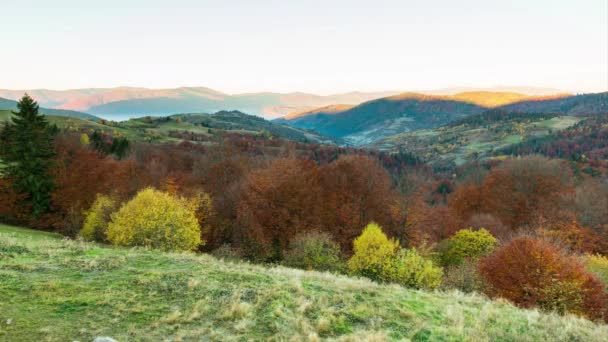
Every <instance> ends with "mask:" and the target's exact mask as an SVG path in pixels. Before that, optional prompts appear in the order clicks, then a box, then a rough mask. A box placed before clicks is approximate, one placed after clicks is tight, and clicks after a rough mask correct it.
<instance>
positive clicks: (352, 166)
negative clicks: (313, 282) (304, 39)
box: [0, 99, 608, 320]
mask: <svg viewBox="0 0 608 342" xmlns="http://www.w3.org/2000/svg"><path fill="white" fill-rule="evenodd" d="M21 103H22V106H23V107H20V112H19V113H18V115H17V117H18V118H20V119H18V120H15V121H14V124H9V125H8V126H6V127H5V128H3V130H2V135H0V136H1V137H2V140H1V141H2V145H1V148H0V152H2V153H1V157H0V158H2V160H3V162H4V163H5V164H7V165H8V167H7V168H5V169H4V175H3V177H2V178H0V217H1V218H2V220H3V221H5V222H8V223H14V224H20V225H27V226H30V227H33V228H38V229H45V230H53V231H57V232H60V233H62V234H65V235H68V236H73V237H78V236H80V237H84V238H87V239H92V240H97V241H101V242H108V243H113V244H117V245H125V246H148V247H153V248H161V249H165V250H197V251H202V252H209V253H212V254H215V255H217V256H220V257H223V258H240V259H241V258H242V259H248V260H252V261H256V262H273V263H283V264H286V265H289V266H293V267H301V268H305V269H319V270H329V271H333V272H345V273H349V274H353V275H359V276H365V277H369V278H371V279H374V280H376V281H382V282H394V283H399V284H402V285H403V286H409V287H413V288H437V287H442V288H457V289H460V290H462V291H468V292H470V291H479V292H485V293H487V294H488V295H490V296H496V297H504V298H507V299H509V300H511V301H512V302H514V303H516V304H518V305H520V306H523V307H540V308H542V309H544V310H549V311H558V312H572V313H576V314H579V315H583V316H586V317H588V318H591V319H596V320H602V319H606V318H607V317H608V311H607V310H608V295H607V294H606V292H605V285H606V281H608V259H606V257H605V256H606V255H607V254H608V184H607V183H606V180H605V179H604V178H602V177H591V176H589V175H587V174H584V173H583V174H579V173H575V172H574V171H573V169H574V170H575V168H572V167H571V163H569V162H566V161H563V160H558V159H548V158H545V157H540V156H530V157H525V158H516V159H508V160H504V161H492V162H490V163H486V164H483V165H469V167H468V168H466V169H465V168H463V169H460V170H458V173H457V174H453V175H452V174H450V175H448V176H442V175H437V174H434V173H433V172H432V171H431V170H430V169H429V168H427V167H425V166H424V165H420V164H419V163H418V162H417V160H416V159H415V158H414V157H412V156H409V155H407V154H394V155H389V154H384V153H381V152H372V151H361V150H356V149H343V148H338V147H334V146H323V145H314V144H302V143H295V142H290V141H285V140H281V139H265V138H264V137H261V136H255V135H238V134H234V133H231V134H226V135H225V136H224V139H223V140H221V141H216V142H214V143H213V144H210V145H203V144H196V143H193V142H190V141H183V142H182V143H179V144H157V145H154V144H149V143H129V144H127V145H128V147H127V151H126V152H125V153H124V155H121V156H118V155H116V154H112V152H111V146H112V145H113V144H114V143H113V141H114V137H110V136H101V137H97V138H95V139H91V137H90V135H91V136H92V133H91V132H88V133H87V132H83V133H81V134H74V133H67V132H66V133H60V134H57V132H52V130H49V129H48V124H46V122H45V121H44V118H43V117H42V116H39V115H37V113H36V112H37V107H36V105H35V103H34V102H33V101H31V102H30V100H27V99H24V100H22V102H21ZM19 120H21V121H19ZM19 122H22V126H20V128H22V129H21V130H17V129H15V128H16V127H17V125H20V124H19ZM28 122H29V123H28ZM33 122H35V123H37V124H36V125H34V124H32V123H33ZM17 132H19V133H17ZM85 136H86V138H85ZM98 138H100V139H98ZM97 140H99V141H100V142H103V144H101V145H102V146H105V147H106V148H107V147H108V146H109V147H110V150H107V149H105V148H104V149H100V148H99V147H98V146H97V145H99V144H97V143H93V142H92V141H97ZM27 141H37V142H39V143H38V144H35V145H33V144H25V142H27ZM21 144H24V146H21ZM116 144H118V143H116ZM122 144H123V143H121V145H122ZM45 146H46V147H45ZM23 148H25V150H24V149H23ZM24 151H25V152H26V153H24ZM24 156H27V158H24ZM32 161H36V162H35V163H32ZM28 177H29V178H32V177H33V179H37V180H42V181H44V182H43V183H40V184H42V185H44V186H39V183H36V182H29V181H27V179H29V178H28ZM24 179H26V181H23V180H24ZM535 272H536V273H535ZM600 276H601V277H604V278H600ZM602 279H603V280H602ZM602 281H604V282H603V283H602Z"/></svg>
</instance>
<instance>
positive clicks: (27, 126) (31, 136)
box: [0, 94, 56, 217]
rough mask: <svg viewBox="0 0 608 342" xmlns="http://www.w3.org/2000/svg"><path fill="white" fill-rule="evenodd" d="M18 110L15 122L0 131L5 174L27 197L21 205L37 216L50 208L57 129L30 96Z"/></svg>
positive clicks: (0, 146) (1, 157)
mask: <svg viewBox="0 0 608 342" xmlns="http://www.w3.org/2000/svg"><path fill="white" fill-rule="evenodd" d="M17 108H18V109H19V111H18V112H13V114H14V115H13V118H12V122H11V121H6V122H5V125H4V127H3V129H2V131H1V132H0V159H1V160H3V162H4V163H6V164H7V166H6V167H5V168H4V169H3V171H2V172H3V173H4V174H5V175H6V176H8V177H9V178H11V179H12V184H13V187H14V189H15V191H16V192H17V193H18V194H22V195H25V199H24V200H23V201H22V203H21V204H22V205H24V206H28V207H29V208H31V212H32V215H33V216H34V217H38V216H40V215H41V214H43V213H45V212H47V211H48V210H49V208H50V206H51V191H52V190H53V186H54V185H53V179H52V178H51V177H50V175H49V169H50V167H51V162H52V161H51V158H52V157H53V155H54V150H53V139H54V135H55V134H56V127H54V126H50V125H49V124H48V122H47V121H46V119H45V117H44V116H43V115H41V114H39V113H38V109H39V107H38V104H37V103H36V101H34V100H33V99H32V98H31V97H29V96H28V95H27V94H26V95H24V96H23V98H22V99H21V101H19V103H18V104H17Z"/></svg>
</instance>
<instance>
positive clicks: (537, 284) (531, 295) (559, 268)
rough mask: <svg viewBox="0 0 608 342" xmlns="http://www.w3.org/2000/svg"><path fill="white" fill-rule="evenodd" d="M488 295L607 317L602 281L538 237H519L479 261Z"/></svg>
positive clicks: (523, 305) (554, 308)
mask: <svg viewBox="0 0 608 342" xmlns="http://www.w3.org/2000/svg"><path fill="white" fill-rule="evenodd" d="M479 271H480V273H481V275H482V276H483V278H484V279H485V280H486V281H487V282H488V285H489V287H488V290H487V292H488V294H489V295H491V296H500V297H504V298H506V299H508V300H510V301H512V302H514V303H515V304H517V305H519V306H521V307H525V308H528V307H534V306H536V307H539V308H541V309H542V310H546V311H557V312H560V313H565V312H571V313H575V314H580V315H584V316H586V317H588V318H591V319H605V318H606V304H607V298H606V294H605V293H604V286H603V284H602V283H601V281H600V280H599V279H598V278H597V277H596V276H594V275H592V274H591V273H589V272H587V271H585V270H584V268H583V266H582V265H581V264H580V263H578V262H577V261H576V260H575V259H574V258H572V257H568V256H565V255H563V254H562V253H560V252H559V251H558V250H557V249H556V248H555V247H554V246H551V245H548V244H546V243H544V242H542V241H540V240H536V239H532V238H527V237H522V238H517V239H514V240H512V241H511V242H510V243H509V244H508V245H505V246H503V247H501V248H500V249H498V250H496V251H495V252H494V253H493V254H492V255H490V256H488V257H486V258H485V259H484V260H482V261H481V262H480V266H479Z"/></svg>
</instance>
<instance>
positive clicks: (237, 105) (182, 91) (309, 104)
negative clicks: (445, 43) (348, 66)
mask: <svg viewBox="0 0 608 342" xmlns="http://www.w3.org/2000/svg"><path fill="white" fill-rule="evenodd" d="M24 93H28V94H29V95H30V96H32V97H33V98H34V99H36V100H37V101H38V102H39V103H40V105H41V106H45V107H51V108H55V109H63V110H73V111H82V112H86V113H90V114H93V115H97V116H99V117H103V118H105V119H111V120H125V119H130V118H134V117H141V116H148V115H150V116H165V115H170V114H177V113H193V112H216V111H221V110H239V111H242V112H246V113H249V114H253V115H258V116H262V117H265V118H276V117H279V116H283V115H285V114H287V113H290V112H293V111H305V110H310V109H313V108H317V107H322V106H327V105H331V104H335V103H348V104H353V105H355V104H359V103H362V102H365V101H369V100H372V99H376V98H381V97H386V96H390V95H394V94H396V93H398V92H395V91H382V92H349V93H343V94H334V95H326V96H323V95H314V94H308V93H300V92H295V93H272V92H261V93H247V94H235V95H230V94H226V93H222V92H219V91H216V90H213V89H210V88H205V87H181V88H173V89H149V88H135V87H119V88H88V89H74V90H46V89H33V90H3V89H0V97H4V98H7V99H13V100H17V99H19V98H21V96H23V94H24Z"/></svg>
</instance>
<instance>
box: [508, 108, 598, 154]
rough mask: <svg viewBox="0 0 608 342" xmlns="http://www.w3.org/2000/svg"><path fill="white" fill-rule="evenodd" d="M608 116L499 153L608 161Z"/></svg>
mask: <svg viewBox="0 0 608 342" xmlns="http://www.w3.org/2000/svg"><path fill="white" fill-rule="evenodd" d="M606 124H608V115H607V114H604V115H597V116H590V117H588V118H586V119H585V120H583V121H581V122H579V123H577V124H576V125H574V126H572V127H569V128H567V129H565V130H563V131H559V132H555V133H553V134H550V135H548V136H546V137H542V138H530V139H528V140H526V141H525V142H522V143H519V144H517V145H513V146H509V147H506V148H504V149H501V150H499V151H496V153H497V154H507V155H530V154H542V155H544V156H547V157H551V158H561V159H568V160H574V161H586V160H605V159H607V158H608V127H607V126H606Z"/></svg>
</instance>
